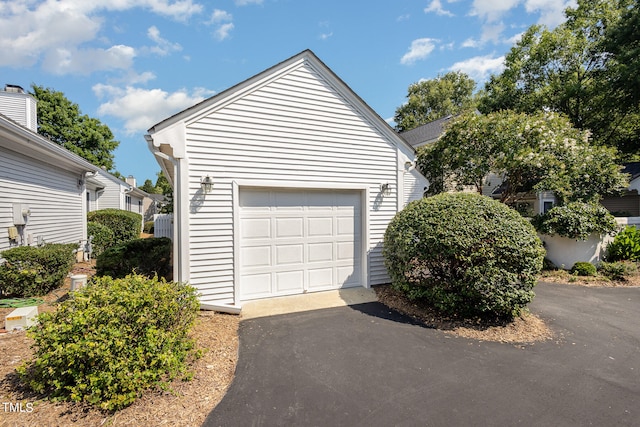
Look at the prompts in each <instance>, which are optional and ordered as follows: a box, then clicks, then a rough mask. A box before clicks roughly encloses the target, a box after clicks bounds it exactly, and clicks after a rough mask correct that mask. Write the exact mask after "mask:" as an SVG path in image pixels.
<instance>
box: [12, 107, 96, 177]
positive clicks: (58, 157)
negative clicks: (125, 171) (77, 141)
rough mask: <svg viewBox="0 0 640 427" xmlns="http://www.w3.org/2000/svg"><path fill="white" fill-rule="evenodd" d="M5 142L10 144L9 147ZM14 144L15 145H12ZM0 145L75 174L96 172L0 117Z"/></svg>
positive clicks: (94, 169)
mask: <svg viewBox="0 0 640 427" xmlns="http://www.w3.org/2000/svg"><path fill="white" fill-rule="evenodd" d="M7 142H11V143H12V144H11V145H9V144H7ZM14 144H15V145H14ZM0 145H4V146H6V147H7V148H8V149H11V150H13V151H18V152H20V153H22V154H25V155H28V156H31V157H34V158H36V159H38V160H41V161H44V162H47V163H50V164H53V165H56V166H59V167H65V168H67V169H68V170H69V169H71V170H73V171H77V172H96V171H98V170H100V168H99V167H98V166H95V165H93V164H91V163H89V162H88V161H87V160H85V159H83V158H82V157H80V156H78V155H77V154H74V153H72V152H71V151H69V150H67V149H66V148H64V147H61V146H60V145H57V144H55V143H53V142H51V141H49V140H48V139H46V138H44V137H42V136H41V135H39V134H37V133H34V132H32V131H31V130H29V129H26V128H24V127H22V126H20V125H18V124H15V123H13V122H11V121H9V120H6V119H4V118H3V117H0Z"/></svg>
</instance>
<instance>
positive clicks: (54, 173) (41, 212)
mask: <svg viewBox="0 0 640 427" xmlns="http://www.w3.org/2000/svg"><path fill="white" fill-rule="evenodd" d="M0 165H2V167H1V168H0V195H1V196H0V231H2V235H1V238H0V251H3V250H5V249H8V248H10V247H13V246H16V244H15V243H10V241H9V239H8V237H7V229H8V228H9V227H11V226H13V203H23V204H25V205H27V206H28V207H29V208H30V210H31V216H29V217H28V219H27V223H26V225H25V226H24V231H23V238H24V241H23V242H20V243H24V244H25V245H26V244H28V243H29V236H31V239H30V240H31V242H32V243H33V244H34V245H35V244H36V243H37V242H38V238H39V237H41V238H42V239H44V241H45V242H49V243H78V242H79V241H80V240H82V239H83V238H84V235H85V230H84V228H85V226H84V210H83V205H84V203H85V197H86V196H85V193H84V188H83V187H79V186H78V180H79V179H80V178H81V176H80V175H79V174H77V175H76V174H73V173H70V172H68V171H65V170H63V169H59V168H57V167H55V166H54V165H52V164H48V163H44V162H41V161H38V160H34V159H32V158H29V157H26V156H24V155H22V154H19V153H16V152H14V151H11V150H8V149H5V148H0ZM21 228H22V227H21Z"/></svg>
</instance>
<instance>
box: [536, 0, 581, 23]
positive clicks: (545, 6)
mask: <svg viewBox="0 0 640 427" xmlns="http://www.w3.org/2000/svg"><path fill="white" fill-rule="evenodd" d="M576 6H577V3H576V1H575V0H525V4H524V7H525V10H526V11H527V12H528V13H540V19H538V24H544V25H546V26H548V27H550V28H553V27H556V26H557V25H559V24H561V23H563V22H564V21H565V20H566V17H565V16H564V10H565V9H566V8H567V7H576Z"/></svg>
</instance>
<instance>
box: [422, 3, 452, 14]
mask: <svg viewBox="0 0 640 427" xmlns="http://www.w3.org/2000/svg"><path fill="white" fill-rule="evenodd" d="M431 12H433V13H435V14H437V15H440V16H454V15H453V13H451V12H449V11H448V10H445V9H443V8H442V2H441V1H440V0H431V3H429V6H427V7H425V8H424V13H431Z"/></svg>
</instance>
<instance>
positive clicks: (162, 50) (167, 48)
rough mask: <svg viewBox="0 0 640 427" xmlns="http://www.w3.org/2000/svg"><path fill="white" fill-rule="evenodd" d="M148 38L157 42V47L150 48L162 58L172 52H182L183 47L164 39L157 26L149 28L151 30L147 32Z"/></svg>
mask: <svg viewBox="0 0 640 427" xmlns="http://www.w3.org/2000/svg"><path fill="white" fill-rule="evenodd" d="M147 36H148V37H149V38H150V39H151V40H152V41H154V42H156V45H155V46H153V47H151V48H149V50H150V51H151V52H153V53H156V54H158V55H160V56H166V55H168V54H169V53H171V52H175V51H181V50H182V46H180V44H179V43H171V42H170V41H168V40H166V39H164V38H162V37H161V36H160V30H158V28H157V27H156V26H155V25H154V26H151V27H149V29H148V30H147Z"/></svg>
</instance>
